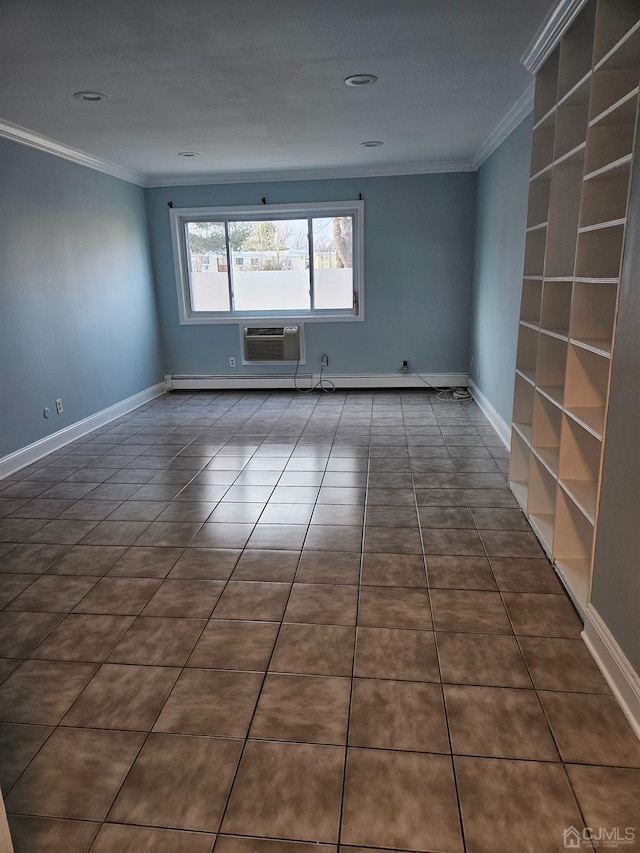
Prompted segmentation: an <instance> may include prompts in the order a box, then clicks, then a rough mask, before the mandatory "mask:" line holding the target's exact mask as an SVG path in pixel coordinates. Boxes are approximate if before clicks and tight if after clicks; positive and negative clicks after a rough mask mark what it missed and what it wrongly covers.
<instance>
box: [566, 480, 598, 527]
mask: <svg viewBox="0 0 640 853" xmlns="http://www.w3.org/2000/svg"><path fill="white" fill-rule="evenodd" d="M560 485H561V486H562V488H563V489H564V490H565V492H566V493H567V494H568V495H569V497H570V498H571V500H572V501H573V502H574V503H575V505H576V506H577V507H578V509H579V510H580V511H581V512H582V513H584V515H585V516H586V518H587V521H589V522H590V524H593V523H594V519H595V516H596V498H597V489H598V483H597V482H596V481H595V480H594V481H592V482H589V481H587V480H560Z"/></svg>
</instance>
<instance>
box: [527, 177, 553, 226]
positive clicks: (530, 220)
mask: <svg viewBox="0 0 640 853" xmlns="http://www.w3.org/2000/svg"><path fill="white" fill-rule="evenodd" d="M550 193H551V175H548V176H546V177H543V178H537V179H533V180H531V181H530V182H529V203H528V207H527V228H534V227H536V226H537V227H540V226H541V225H542V224H544V225H546V224H547V222H548V219H549V196H550Z"/></svg>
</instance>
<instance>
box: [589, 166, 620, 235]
mask: <svg viewBox="0 0 640 853" xmlns="http://www.w3.org/2000/svg"><path fill="white" fill-rule="evenodd" d="M630 177H631V164H630V163H623V164H622V165H620V166H618V167H617V168H616V169H612V170H610V171H608V172H605V173H604V175H602V176H600V177H599V178H593V179H591V180H588V181H585V182H584V185H583V187H582V204H581V209H580V227H581V228H585V227H589V226H592V225H598V224H602V223H606V222H613V221H615V220H621V219H624V218H625V217H626V215H627V202H628V198H629V181H630Z"/></svg>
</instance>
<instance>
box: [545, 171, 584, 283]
mask: <svg viewBox="0 0 640 853" xmlns="http://www.w3.org/2000/svg"><path fill="white" fill-rule="evenodd" d="M582 173H583V160H582V158H580V159H579V160H575V161H571V162H565V163H563V164H562V165H559V166H555V167H554V169H553V177H552V179H551V197H550V202H549V227H548V229H547V247H546V258H545V263H544V275H545V278H546V279H548V278H561V277H564V278H569V279H570V278H571V277H572V276H573V273H574V265H575V252H576V239H577V235H578V220H579V211H580V195H581V192H582Z"/></svg>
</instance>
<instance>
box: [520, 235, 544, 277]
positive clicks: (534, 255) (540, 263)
mask: <svg viewBox="0 0 640 853" xmlns="http://www.w3.org/2000/svg"><path fill="white" fill-rule="evenodd" d="M546 236H547V234H546V231H531V232H530V233H529V234H527V238H526V242H525V249H524V274H525V275H526V276H529V275H542V273H543V272H544V253H545V246H546Z"/></svg>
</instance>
